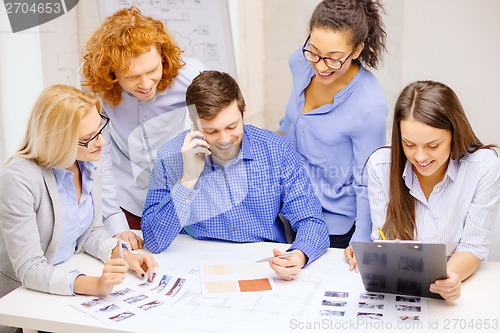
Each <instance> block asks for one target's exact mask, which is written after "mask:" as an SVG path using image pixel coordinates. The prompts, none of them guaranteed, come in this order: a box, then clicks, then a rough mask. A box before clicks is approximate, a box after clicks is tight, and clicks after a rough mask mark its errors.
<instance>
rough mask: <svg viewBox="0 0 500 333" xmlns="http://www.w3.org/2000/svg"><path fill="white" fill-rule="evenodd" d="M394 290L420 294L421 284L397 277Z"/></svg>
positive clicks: (402, 292)
mask: <svg viewBox="0 0 500 333" xmlns="http://www.w3.org/2000/svg"><path fill="white" fill-rule="evenodd" d="M396 290H397V292H398V293H401V294H409V295H421V294H422V284H420V282H417V281H411V280H403V279H398V282H397V285H396Z"/></svg>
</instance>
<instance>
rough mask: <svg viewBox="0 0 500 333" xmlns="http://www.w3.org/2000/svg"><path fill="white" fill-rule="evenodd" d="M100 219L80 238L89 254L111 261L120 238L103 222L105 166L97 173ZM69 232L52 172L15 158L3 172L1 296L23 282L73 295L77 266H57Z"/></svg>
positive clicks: (94, 189) (96, 207) (96, 200)
mask: <svg viewBox="0 0 500 333" xmlns="http://www.w3.org/2000/svg"><path fill="white" fill-rule="evenodd" d="M91 176H92V178H93V179H94V182H93V185H92V189H91V195H92V202H93V204H94V220H93V222H92V224H91V226H90V228H89V229H88V230H87V231H86V232H85V233H84V234H83V235H82V236H81V237H80V238H79V239H78V242H77V248H76V252H80V251H82V250H84V251H85V252H87V253H89V254H91V255H92V256H94V257H97V258H99V259H101V260H102V261H106V260H107V259H109V258H110V255H111V249H112V248H113V247H114V246H116V240H114V239H112V238H111V235H109V234H108V233H107V232H106V231H105V230H104V226H103V222H102V209H101V180H100V178H101V176H100V165H99V164H98V168H97V170H95V171H93V172H92V173H91ZM62 228H63V221H62V211H61V206H60V202H59V192H58V190H57V183H56V179H55V176H54V172H53V171H52V169H51V168H47V167H44V166H40V165H38V164H37V163H35V162H33V161H31V160H27V159H24V158H21V157H15V158H14V159H12V160H11V161H10V162H9V163H8V165H6V166H5V168H4V169H3V170H2V171H1V172H0V297H2V296H4V295H5V294H7V293H8V292H10V291H12V290H13V289H15V288H17V287H19V286H20V285H21V284H22V285H24V286H25V287H27V288H30V289H35V290H40V291H44V292H48V293H53V294H62V295H71V294H72V291H71V289H70V277H71V271H73V270H74V269H75V268H74V267H71V266H69V265H66V264H64V263H61V264H58V265H56V266H53V265H52V262H53V260H54V257H55V255H56V253H57V251H58V249H59V242H60V239H61V233H62Z"/></svg>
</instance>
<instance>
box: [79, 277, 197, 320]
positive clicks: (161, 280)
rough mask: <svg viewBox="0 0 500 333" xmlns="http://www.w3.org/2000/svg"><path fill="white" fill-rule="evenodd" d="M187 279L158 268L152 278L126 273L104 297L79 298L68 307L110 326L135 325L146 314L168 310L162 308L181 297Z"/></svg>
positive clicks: (145, 318) (188, 280) (145, 316)
mask: <svg viewBox="0 0 500 333" xmlns="http://www.w3.org/2000/svg"><path fill="white" fill-rule="evenodd" d="M190 280H191V278H189V277H186V276H179V275H173V274H171V273H161V272H160V271H158V272H155V274H154V278H153V280H152V281H148V280H147V279H140V278H139V277H137V276H127V278H126V279H125V280H124V282H123V283H121V284H119V285H116V286H115V287H114V288H113V292H112V293H111V294H109V295H108V296H105V297H95V296H93V297H86V298H83V299H82V298H79V300H78V302H75V303H73V304H72V306H73V307H75V308H77V309H79V310H81V311H83V312H85V313H87V314H88V315H90V316H92V317H95V318H97V319H99V320H101V321H103V322H105V323H107V324H109V325H112V326H120V325H126V326H130V325H137V326H138V325H140V323H141V322H143V321H145V320H147V317H148V314H149V313H152V312H155V311H158V312H164V311H168V310H166V308H167V307H168V306H169V305H171V304H173V303H174V302H176V301H177V300H178V299H179V298H180V297H181V296H182V294H183V293H184V291H185V290H186V289H187V287H188V284H189V282H191V281H190Z"/></svg>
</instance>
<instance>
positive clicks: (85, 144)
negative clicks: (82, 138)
mask: <svg viewBox="0 0 500 333" xmlns="http://www.w3.org/2000/svg"><path fill="white" fill-rule="evenodd" d="M108 123H109V118H108V117H106V116H103V115H102V114H101V129H100V130H99V132H97V134H96V135H94V136H93V137H92V138H91V139H90V140H88V141H86V142H78V145H79V146H82V147H85V148H88V147H89V143H91V142H92V141H94V140H95V139H97V137H98V136H99V135H101V134H102V131H103V130H104V127H106V126H108Z"/></svg>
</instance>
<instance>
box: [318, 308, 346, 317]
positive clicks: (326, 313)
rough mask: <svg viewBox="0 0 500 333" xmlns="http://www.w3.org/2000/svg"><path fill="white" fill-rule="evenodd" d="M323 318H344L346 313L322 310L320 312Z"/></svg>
mask: <svg viewBox="0 0 500 333" xmlns="http://www.w3.org/2000/svg"><path fill="white" fill-rule="evenodd" d="M319 314H320V315H321V316H337V317H343V316H344V315H345V311H333V310H321V311H320V312H319Z"/></svg>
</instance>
